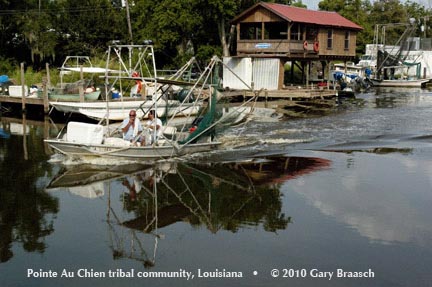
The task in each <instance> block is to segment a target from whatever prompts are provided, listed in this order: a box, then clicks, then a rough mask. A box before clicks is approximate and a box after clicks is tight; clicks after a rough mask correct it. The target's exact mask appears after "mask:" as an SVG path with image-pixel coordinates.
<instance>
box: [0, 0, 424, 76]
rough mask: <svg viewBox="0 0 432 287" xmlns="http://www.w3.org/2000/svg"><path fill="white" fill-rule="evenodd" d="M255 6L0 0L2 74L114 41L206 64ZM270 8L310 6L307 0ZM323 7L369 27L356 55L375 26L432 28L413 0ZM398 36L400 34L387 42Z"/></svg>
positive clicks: (172, 64) (164, 63) (246, 0)
mask: <svg viewBox="0 0 432 287" xmlns="http://www.w3.org/2000/svg"><path fill="white" fill-rule="evenodd" d="M125 1H129V2H128V3H127V4H128V5H125V4H126V3H125ZM257 2H259V1H257V0H212V1H206V0H176V1H172V0H111V1H110V0H37V1H36V0H22V1H10V0H0V74H3V73H5V72H7V70H8V69H9V68H10V67H13V66H16V65H18V63H20V62H24V63H26V65H27V66H31V67H32V68H33V69H35V70H40V69H43V68H44V67H45V63H47V62H48V63H50V65H52V66H59V65H60V64H61V62H62V61H63V59H64V58H65V57H66V56H68V55H75V56H80V55H86V56H90V57H96V58H103V57H104V53H105V52H106V50H107V46H108V45H109V44H110V43H111V42H112V41H113V40H119V41H120V42H122V43H124V44H126V43H132V42H133V43H134V44H140V43H143V41H144V40H147V39H151V40H153V42H154V44H155V50H156V53H157V57H156V59H157V66H158V68H177V67H179V66H180V65H182V64H183V63H185V62H186V60H187V59H189V58H190V57H191V56H195V57H196V58H197V59H198V60H199V61H201V62H202V63H205V62H206V61H208V59H210V57H211V56H212V55H214V54H217V55H220V56H222V55H224V56H227V55H229V54H232V53H233V52H234V50H233V44H234V40H235V37H233V35H234V33H235V30H234V27H232V25H231V23H230V21H231V20H232V19H233V18H234V17H235V16H236V15H238V14H240V13H241V12H243V11H244V10H246V9H247V8H249V7H251V6H252V5H254V4H255V3H257ZM265 2H276V3H281V4H287V5H293V6H298V7H305V8H306V5H304V4H303V3H302V1H301V0H297V1H295V0H293V1H291V0H279V1H265ZM318 9H319V10H325V11H336V12H338V13H339V14H341V15H342V16H344V17H346V18H348V19H350V20H351V21H353V22H355V23H357V24H359V25H360V26H362V27H363V28H364V30H363V31H361V32H360V33H359V35H358V37H357V52H358V54H361V53H363V52H364V48H365V45H366V44H368V43H372V42H373V37H374V27H375V25H376V24H386V23H408V21H409V19H411V18H412V19H415V20H416V22H415V24H414V25H416V27H417V36H420V35H422V36H423V34H425V32H424V31H426V32H427V31H428V30H430V27H431V25H430V22H432V19H430V21H429V15H431V11H430V9H426V8H425V7H424V6H422V5H420V4H418V3H416V2H410V1H406V2H405V1H404V2H403V3H402V2H400V1H399V0H379V1H374V2H373V3H371V2H370V1H369V0H323V1H321V2H319V5H318ZM422 26H423V28H424V29H423V30H422V29H421V27H422ZM129 27H130V28H129ZM392 33H393V35H392ZM431 33H432V31H431ZM400 34H401V33H400V31H397V30H395V31H393V32H390V33H389V34H388V37H392V36H393V37H397V36H398V35H400Z"/></svg>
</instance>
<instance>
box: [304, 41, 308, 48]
mask: <svg viewBox="0 0 432 287" xmlns="http://www.w3.org/2000/svg"><path fill="white" fill-rule="evenodd" d="M307 47H308V42H307V41H304V42H303V49H305V50H307Z"/></svg>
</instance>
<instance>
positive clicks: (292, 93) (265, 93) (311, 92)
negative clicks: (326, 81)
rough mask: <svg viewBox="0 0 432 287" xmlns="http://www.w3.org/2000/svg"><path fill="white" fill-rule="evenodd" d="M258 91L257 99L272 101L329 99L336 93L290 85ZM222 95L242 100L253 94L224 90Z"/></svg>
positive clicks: (336, 93) (334, 91)
mask: <svg viewBox="0 0 432 287" xmlns="http://www.w3.org/2000/svg"><path fill="white" fill-rule="evenodd" d="M256 93H258V100H264V101H273V100H288V101H301V100H315V99H320V100H325V99H331V98H334V97H336V96H337V95H338V91H337V90H330V89H305V88H301V87H300V88H295V87H290V88H286V89H283V90H261V91H256ZM223 95H224V96H225V97H228V98H232V99H235V98H243V100H246V99H249V98H252V97H254V96H255V93H254V92H251V91H246V90H244V91H225V92H223Z"/></svg>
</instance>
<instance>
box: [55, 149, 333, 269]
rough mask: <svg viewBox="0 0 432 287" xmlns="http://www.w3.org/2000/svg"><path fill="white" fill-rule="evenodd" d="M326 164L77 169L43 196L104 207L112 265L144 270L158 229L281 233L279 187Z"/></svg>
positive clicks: (281, 160)
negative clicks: (61, 193)
mask: <svg viewBox="0 0 432 287" xmlns="http://www.w3.org/2000/svg"><path fill="white" fill-rule="evenodd" d="M329 165H330V161H328V160H323V159H318V158H299V157H267V158H256V159H253V160H250V161H247V162H241V163H223V164H222V163H218V164H186V163H176V162H163V163H159V164H156V165H153V166H128V167H127V168H126V169H121V168H119V167H109V168H103V169H95V168H94V167H85V166H79V167H74V168H72V169H64V170H62V171H61V172H60V173H59V175H58V176H57V177H55V178H54V179H53V180H52V181H51V183H50V184H49V186H48V187H47V190H59V189H60V190H68V191H70V192H71V193H74V194H77V195H80V196H84V197H87V198H96V197H98V198H101V199H103V200H106V201H107V205H108V210H107V224H108V229H109V234H110V242H111V244H110V246H111V248H112V251H113V257H114V259H120V258H129V259H134V260H138V261H141V262H142V263H143V265H144V266H145V267H146V268H148V267H152V266H154V264H155V258H156V250H157V246H158V240H159V239H161V238H163V237H164V231H163V230H164V229H163V228H164V227H167V226H170V225H173V224H175V223H178V222H183V223H188V224H190V225H192V226H197V227H198V226H199V227H203V226H204V227H205V228H207V229H208V230H209V231H210V232H212V233H217V232H218V231H220V230H227V231H231V232H237V231H238V230H239V229H241V228H248V227H251V226H253V227H258V226H262V228H263V229H264V230H265V231H268V232H276V231H277V230H283V229H286V228H287V227H288V224H289V223H290V222H291V221H292V218H291V217H290V216H289V215H286V214H284V213H283V212H282V200H281V197H282V193H281V191H280V186H281V185H282V183H283V182H284V181H286V180H289V179H290V178H293V177H297V176H300V175H303V174H306V173H309V172H312V171H315V170H319V169H323V168H326V167H328V166H329ZM119 195H120V196H119ZM118 199H119V200H118ZM119 203H120V204H119ZM125 236H128V238H125ZM149 248H150V249H151V251H148V249H149Z"/></svg>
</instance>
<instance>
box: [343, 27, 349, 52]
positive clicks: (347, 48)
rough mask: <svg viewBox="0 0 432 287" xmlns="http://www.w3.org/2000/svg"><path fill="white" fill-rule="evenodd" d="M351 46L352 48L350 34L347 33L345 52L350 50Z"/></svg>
mask: <svg viewBox="0 0 432 287" xmlns="http://www.w3.org/2000/svg"><path fill="white" fill-rule="evenodd" d="M349 46H350V32H349V31H346V32H345V46H344V48H345V50H349Z"/></svg>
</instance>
